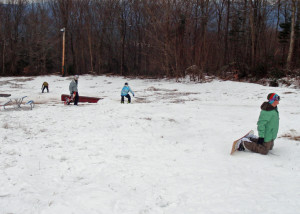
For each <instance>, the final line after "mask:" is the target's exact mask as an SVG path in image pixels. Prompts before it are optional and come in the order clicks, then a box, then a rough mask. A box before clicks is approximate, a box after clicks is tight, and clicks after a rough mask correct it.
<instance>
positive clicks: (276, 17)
mask: <svg viewBox="0 0 300 214" xmlns="http://www.w3.org/2000/svg"><path fill="white" fill-rule="evenodd" d="M299 27H300V2H298V1H296V0H286V1H283V0H273V1H272V0H179V1H178V0H157V1H153V0H48V1H46V0H39V1H29V0H7V1H2V3H0V52H1V53H0V56H1V57H0V64H1V66H0V75H1V76H8V75H43V74H51V73H62V65H64V74H66V75H71V74H86V73H92V74H98V75H99V74H113V75H131V76H147V77H156V78H157V77H170V78H181V77H185V76H186V75H190V76H192V77H193V78H194V80H200V79H201V78H202V75H203V73H205V74H208V75H216V76H220V77H224V78H226V77H235V78H256V79H259V78H262V77H274V78H280V77H282V76H286V75H297V68H299V67H300V61H299V60H298V58H299V56H300V34H299ZM61 29H65V31H64V32H61ZM63 34H65V35H64V36H65V40H63ZM63 41H64V45H65V52H64V63H63V64H62V61H63V60H62V55H63V51H62V49H63V48H62V47H63Z"/></svg>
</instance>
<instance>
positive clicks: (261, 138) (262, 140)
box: [257, 137, 265, 145]
mask: <svg viewBox="0 0 300 214" xmlns="http://www.w3.org/2000/svg"><path fill="white" fill-rule="evenodd" d="M264 142H265V139H264V138H263V137H260V138H258V141H257V144H260V145H262V144H263V143H264Z"/></svg>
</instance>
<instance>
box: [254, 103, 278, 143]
mask: <svg viewBox="0 0 300 214" xmlns="http://www.w3.org/2000/svg"><path fill="white" fill-rule="evenodd" d="M278 128H279V112H278V109H277V107H273V106H272V105H271V104H270V103H268V102H264V103H263V104H262V105H261V112H260V115H259V119H258V122H257V131H258V135H259V137H262V138H264V141H265V142H270V141H271V140H275V139H276V137H277V133H278Z"/></svg>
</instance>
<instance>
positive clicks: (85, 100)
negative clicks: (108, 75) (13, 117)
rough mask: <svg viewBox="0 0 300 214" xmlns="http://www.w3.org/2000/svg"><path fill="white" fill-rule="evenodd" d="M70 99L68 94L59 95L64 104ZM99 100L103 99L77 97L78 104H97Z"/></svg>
mask: <svg viewBox="0 0 300 214" xmlns="http://www.w3.org/2000/svg"><path fill="white" fill-rule="evenodd" d="M70 98H71V97H70V95H68V94H62V95H61V101H64V102H65V101H66V100H70ZM101 99H103V98H97V97H83V96H79V100H78V102H81V103H97V102H98V101H99V100H101Z"/></svg>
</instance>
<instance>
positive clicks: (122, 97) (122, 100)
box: [121, 94, 131, 103]
mask: <svg viewBox="0 0 300 214" xmlns="http://www.w3.org/2000/svg"><path fill="white" fill-rule="evenodd" d="M124 97H127V99H128V103H130V102H131V97H130V95H129V94H127V95H126V96H122V95H121V103H124Z"/></svg>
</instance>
